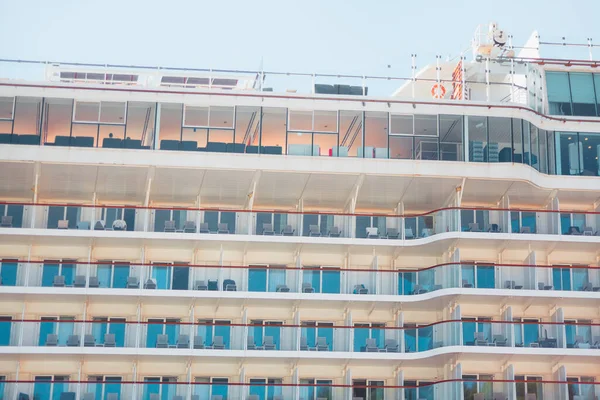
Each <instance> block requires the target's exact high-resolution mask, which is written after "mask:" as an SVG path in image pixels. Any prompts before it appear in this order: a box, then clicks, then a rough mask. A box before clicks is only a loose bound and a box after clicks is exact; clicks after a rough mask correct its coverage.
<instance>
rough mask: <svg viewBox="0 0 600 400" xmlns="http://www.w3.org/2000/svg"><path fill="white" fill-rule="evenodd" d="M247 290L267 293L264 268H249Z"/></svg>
mask: <svg viewBox="0 0 600 400" xmlns="http://www.w3.org/2000/svg"><path fill="white" fill-rule="evenodd" d="M248 290H249V291H250V292H266V291H267V270H266V268H250V269H249V270H248Z"/></svg>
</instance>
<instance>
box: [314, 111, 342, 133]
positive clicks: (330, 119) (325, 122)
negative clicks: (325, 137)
mask: <svg viewBox="0 0 600 400" xmlns="http://www.w3.org/2000/svg"><path fill="white" fill-rule="evenodd" d="M337 118H338V116H337V111H321V110H315V111H314V128H313V131H314V132H337Z"/></svg>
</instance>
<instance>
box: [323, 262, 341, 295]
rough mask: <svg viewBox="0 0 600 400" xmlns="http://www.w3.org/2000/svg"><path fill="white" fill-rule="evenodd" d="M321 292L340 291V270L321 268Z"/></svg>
mask: <svg viewBox="0 0 600 400" xmlns="http://www.w3.org/2000/svg"><path fill="white" fill-rule="evenodd" d="M322 293H340V271H338V270H332V269H329V268H323V288H322Z"/></svg>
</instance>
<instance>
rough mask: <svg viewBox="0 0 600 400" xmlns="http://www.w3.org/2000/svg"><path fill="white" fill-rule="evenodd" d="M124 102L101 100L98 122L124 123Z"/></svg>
mask: <svg viewBox="0 0 600 400" xmlns="http://www.w3.org/2000/svg"><path fill="white" fill-rule="evenodd" d="M125 104H126V103H119V102H114V101H103V102H102V103H100V122H106V123H112V124H124V123H125Z"/></svg>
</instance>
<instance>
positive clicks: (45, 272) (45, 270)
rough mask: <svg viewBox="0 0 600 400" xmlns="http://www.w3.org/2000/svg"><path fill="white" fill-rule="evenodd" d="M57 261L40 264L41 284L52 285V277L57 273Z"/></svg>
mask: <svg viewBox="0 0 600 400" xmlns="http://www.w3.org/2000/svg"><path fill="white" fill-rule="evenodd" d="M58 270H59V265H58V263H56V264H55V263H44V265H43V266H42V286H53V285H54V277H55V276H57V275H58Z"/></svg>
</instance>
